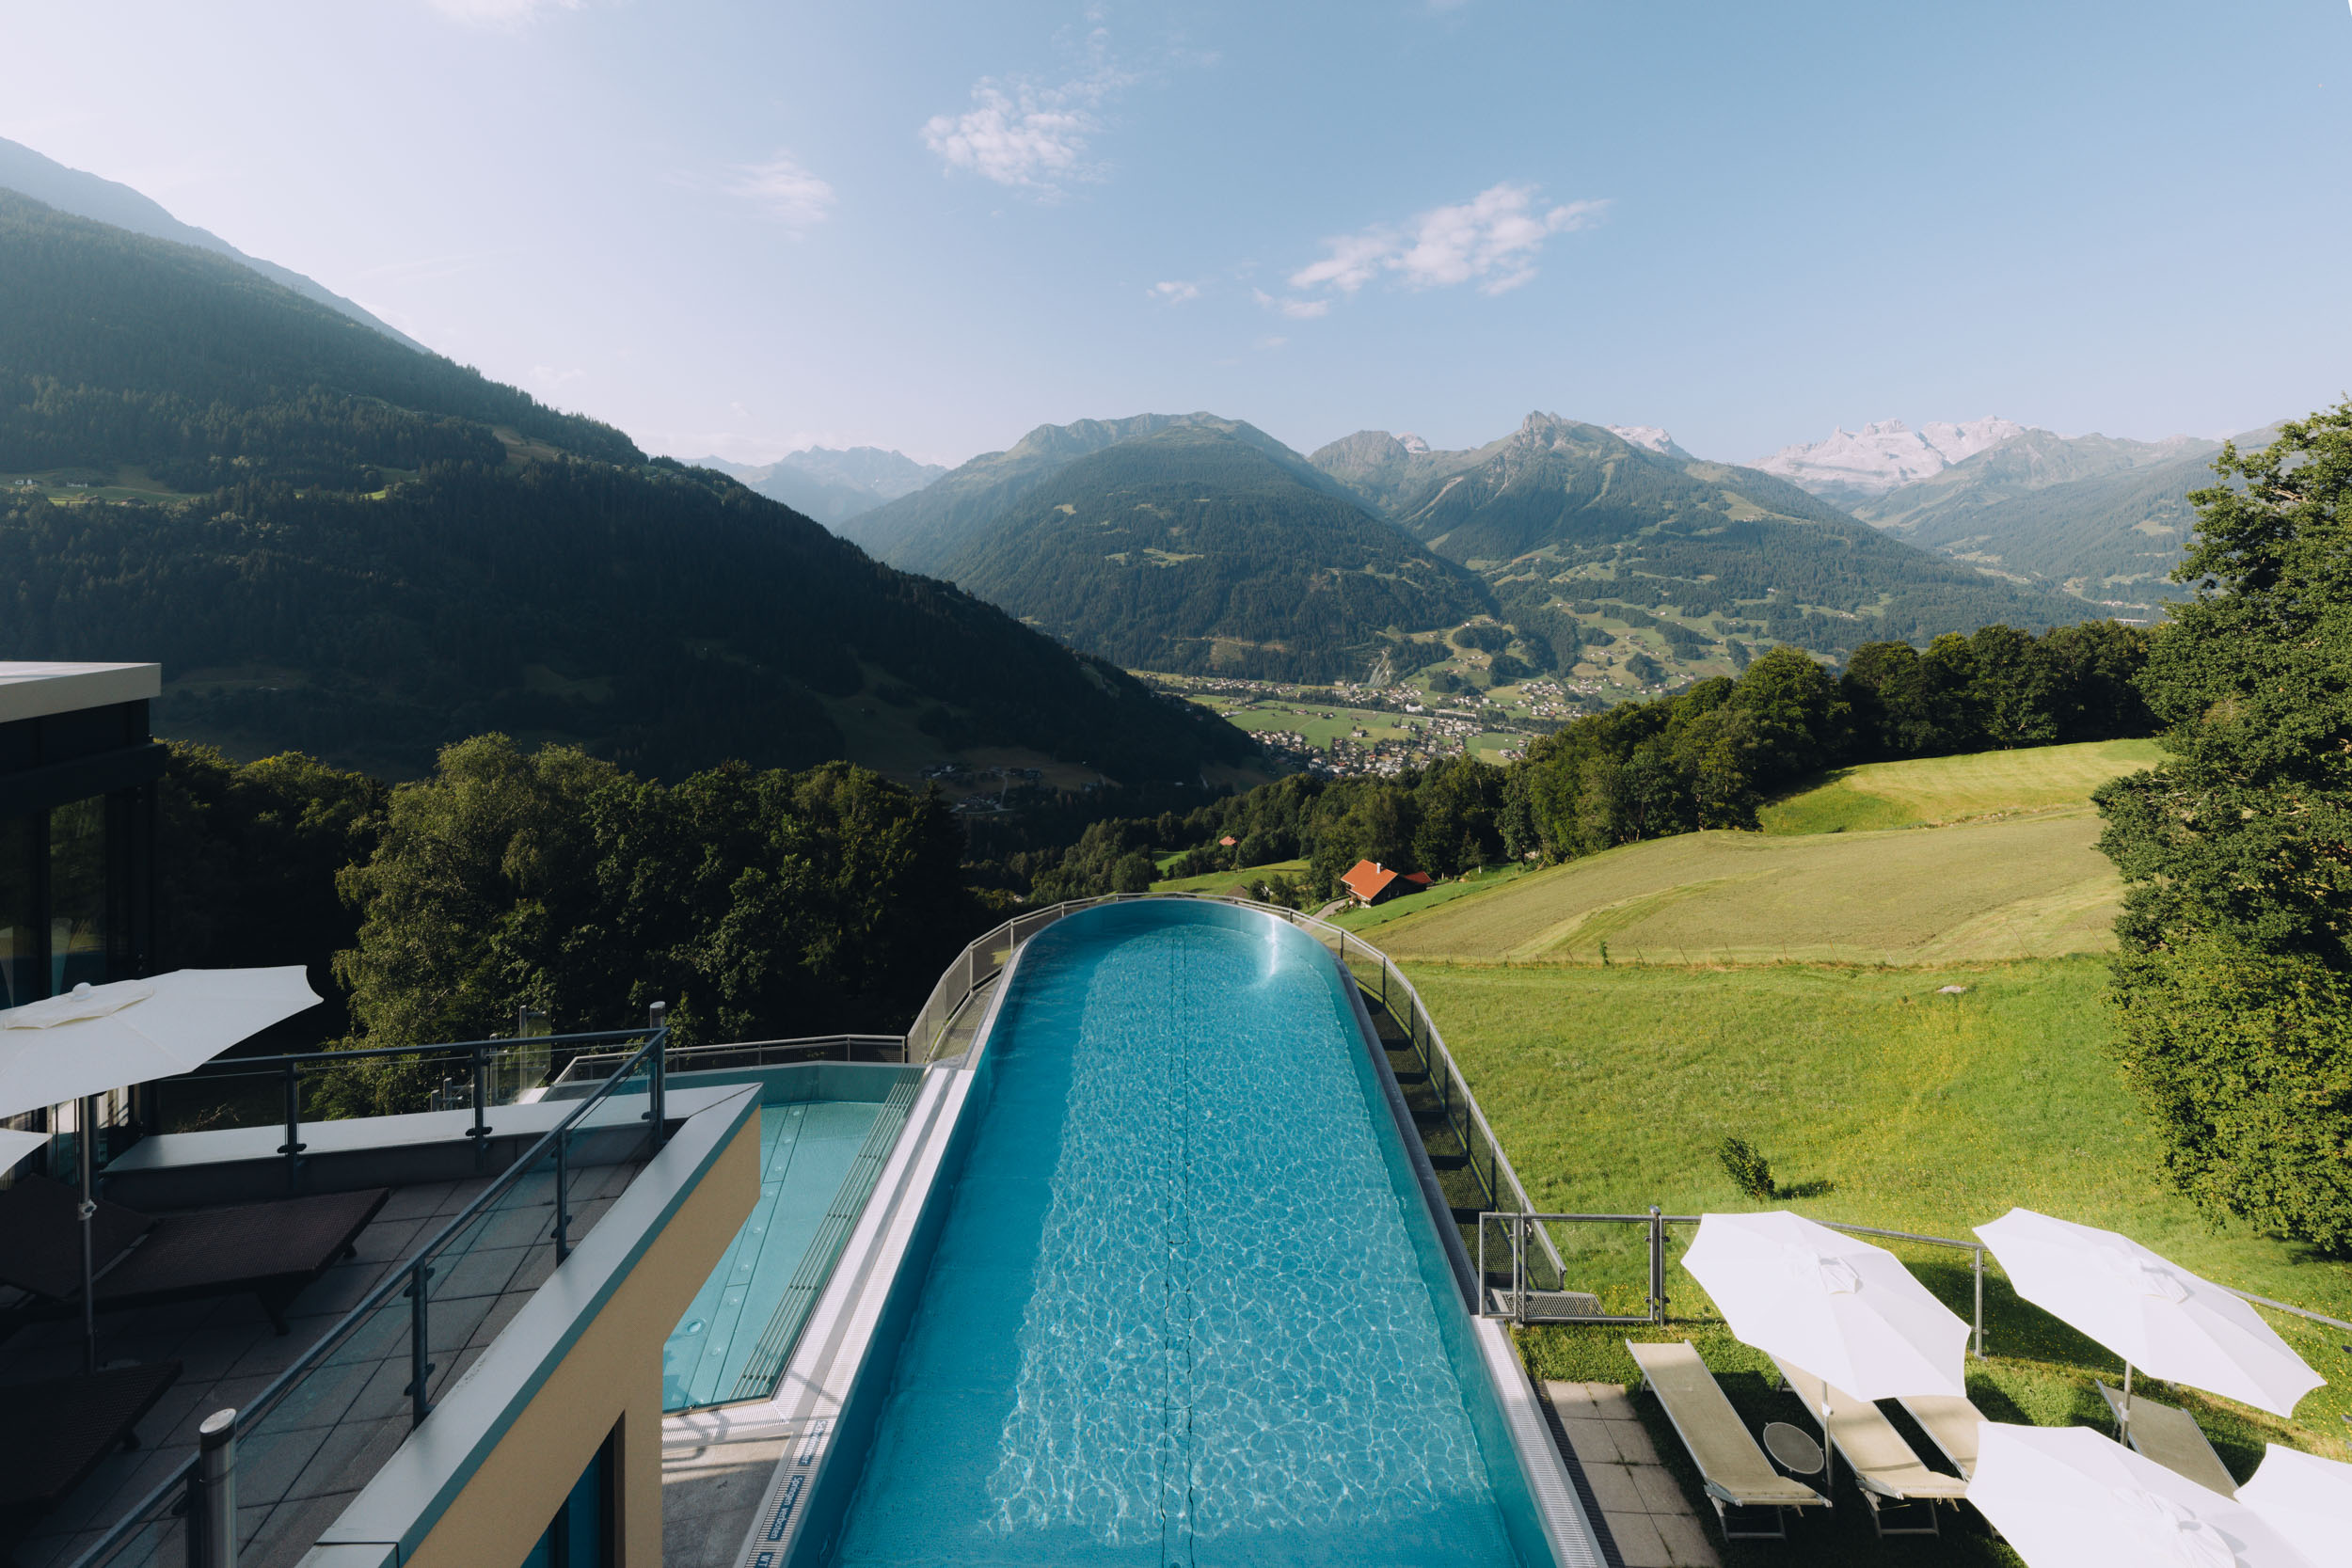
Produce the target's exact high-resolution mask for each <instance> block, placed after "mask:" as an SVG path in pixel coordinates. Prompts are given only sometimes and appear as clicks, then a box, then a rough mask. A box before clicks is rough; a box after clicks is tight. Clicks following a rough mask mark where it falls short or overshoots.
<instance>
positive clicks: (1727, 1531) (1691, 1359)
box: [1625, 1339, 1829, 1541]
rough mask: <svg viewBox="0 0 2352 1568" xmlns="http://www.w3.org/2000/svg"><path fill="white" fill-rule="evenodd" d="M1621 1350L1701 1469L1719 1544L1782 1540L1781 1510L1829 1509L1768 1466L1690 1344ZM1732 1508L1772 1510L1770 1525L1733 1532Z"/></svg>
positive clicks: (1817, 1495) (1825, 1501) (1784, 1530)
mask: <svg viewBox="0 0 2352 1568" xmlns="http://www.w3.org/2000/svg"><path fill="white" fill-rule="evenodd" d="M1625 1348H1626V1349H1627V1350H1629V1351H1630V1352H1631V1353H1632V1354H1633V1364H1634V1365H1635V1366H1637V1367H1639V1368H1641V1369H1642V1382H1643V1384H1644V1385H1645V1386H1646V1387H1647V1388H1648V1389H1649V1390H1650V1392H1651V1393H1653V1394H1656V1395H1657V1396H1658V1402H1659V1403H1660V1404H1661V1405H1662V1406H1664V1408H1665V1411H1666V1419H1667V1420H1669V1421H1671V1422H1673V1423H1674V1429H1675V1435H1676V1436H1677V1437H1679V1438H1681V1439H1682V1446H1683V1448H1684V1449H1686V1450H1688V1451H1689V1453H1690V1455H1691V1463H1692V1464H1693V1465H1697V1466H1698V1470H1699V1481H1700V1482H1701V1483H1702V1484H1703V1485H1704V1486H1705V1487H1706V1489H1707V1496H1708V1500H1709V1501H1711V1502H1713V1503H1714V1505H1715V1520H1716V1523H1717V1524H1719V1525H1720V1526H1722V1527H1723V1532H1724V1540H1726V1541H1744V1540H1770V1541H1779V1540H1786V1539H1787V1538H1788V1526H1787V1524H1786V1523H1785V1522H1784V1521H1783V1518H1782V1515H1781V1513H1780V1511H1781V1510H1782V1509H1784V1508H1826V1507H1828V1506H1829V1499H1828V1498H1827V1497H1822V1496H1821V1495H1820V1493H1819V1492H1816V1491H1815V1490H1813V1488H1811V1487H1810V1486H1807V1485H1805V1484H1804V1482H1802V1481H1791V1480H1789V1479H1788V1477H1787V1476H1784V1475H1782V1474H1781V1473H1780V1472H1779V1471H1778V1470H1775V1469H1774V1468H1772V1461H1771V1460H1770V1459H1768V1458H1767V1457H1765V1453H1764V1450H1763V1449H1760V1448H1757V1447H1756V1438H1755V1437H1754V1436H1753V1435H1751V1434H1750V1433H1749V1432H1748V1428H1747V1423H1746V1422H1744V1421H1742V1420H1740V1413H1739V1412H1738V1411H1736V1410H1734V1409H1732V1408H1731V1402H1730V1401H1729V1400H1727V1399H1725V1398H1724V1391H1723V1387H1722V1386H1721V1385H1719V1384H1717V1383H1716V1381H1715V1374H1714V1373H1712V1372H1710V1371H1708V1370H1707V1366H1706V1363H1704V1362H1702V1361H1701V1360H1700V1359H1699V1353H1698V1352H1697V1351H1696V1350H1695V1349H1693V1348H1692V1344H1691V1342H1690V1341H1689V1340H1688V1339H1684V1340H1680V1341H1677V1343H1674V1344H1667V1345H1655V1344H1653V1345H1644V1344H1636V1343H1634V1342H1633V1341H1632V1340H1630V1339H1629V1340H1627V1341H1626V1347H1625ZM1735 1508H1769V1509H1771V1510H1772V1525H1773V1528H1771V1529H1769V1530H1761V1529H1738V1530H1735V1529H1734V1528H1732V1518H1731V1510H1733V1509H1735Z"/></svg>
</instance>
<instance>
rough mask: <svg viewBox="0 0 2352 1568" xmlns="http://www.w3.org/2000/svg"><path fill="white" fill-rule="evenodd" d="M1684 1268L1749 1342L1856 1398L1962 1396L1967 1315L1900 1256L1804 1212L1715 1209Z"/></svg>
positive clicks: (1704, 1221)
mask: <svg viewBox="0 0 2352 1568" xmlns="http://www.w3.org/2000/svg"><path fill="white" fill-rule="evenodd" d="M1682 1266H1683V1267H1684V1268H1686V1269H1688V1270H1689V1271H1690V1272H1691V1276H1692V1278H1694V1279H1696V1280H1697V1281H1698V1282H1699V1283H1700V1284H1701V1285H1704V1286H1706V1287H1707V1293H1708V1295H1709V1296H1711V1297H1713V1298H1714V1302H1715V1305H1716V1306H1717V1307H1721V1308H1722V1309H1723V1314H1724V1321H1725V1322H1727V1323H1730V1324H1731V1332H1732V1333H1733V1334H1734V1335H1736V1336H1738V1337H1739V1338H1740V1341H1741V1342H1742V1343H1744V1344H1750V1345H1754V1346H1755V1347H1756V1349H1757V1350H1760V1351H1763V1352H1764V1353H1766V1354H1769V1355H1776V1356H1778V1357H1780V1358H1781V1359H1782V1360H1783V1361H1788V1362H1793V1363H1795V1364H1796V1365H1797V1366H1800V1367H1803V1368H1804V1370H1806V1371H1808V1372H1811V1373H1812V1374H1813V1375H1814V1376H1816V1377H1819V1378H1820V1379H1822V1380H1823V1381H1825V1382H1828V1383H1831V1384H1834V1385H1836V1386H1837V1387H1840V1388H1843V1389H1844V1390H1846V1391H1847V1392H1848V1393H1850V1394H1851V1395H1853V1396H1854V1397H1855V1398H1856V1399H1865V1400H1884V1399H1893V1398H1895V1397H1897V1396H1898V1395H1902V1394H1946V1395H1950V1396H1953V1397H1956V1398H1965V1397H1966V1395H1967V1392H1968V1388H1967V1385H1966V1384H1965V1383H1964V1382H1963V1380H1962V1376H1961V1366H1962V1358H1963V1354H1965V1352H1966V1349H1967V1344H1968V1324H1967V1323H1965V1322H1963V1320H1962V1319H1961V1318H1960V1317H1958V1316H1957V1315H1956V1314H1954V1313H1953V1311H1952V1309H1951V1308H1950V1307H1946V1306H1945V1305H1944V1304H1943V1303H1942V1302H1940V1301H1938V1300H1936V1299H1935V1297H1934V1296H1933V1295H1931V1294H1930V1293H1929V1291H1928V1288H1927V1287H1926V1286H1924V1285H1922V1284H1920V1283H1919V1282H1918V1280H1916V1279H1915V1278H1913V1277H1912V1275H1911V1271H1910V1270H1909V1269H1906V1268H1904V1267H1903V1265H1902V1260H1901V1259H1899V1258H1897V1257H1896V1256H1895V1255H1894V1254H1893V1253H1891V1252H1889V1251H1887V1250H1886V1249H1885V1248H1884V1247H1881V1246H1873V1245H1871V1244H1870V1243H1868V1242H1866V1241H1864V1240H1863V1239H1862V1238H1861V1237H1859V1236H1849V1235H1847V1234H1846V1233H1845V1232H1843V1231H1839V1230H1832V1229H1831V1228H1830V1227H1828V1226H1825V1225H1820V1224H1817V1223H1816V1222H1814V1221H1812V1220H1809V1219H1806V1218H1805V1217H1804V1215H1802V1214H1792V1213H1789V1212H1787V1211H1786V1210H1776V1211H1774V1212H1770V1213H1763V1214H1708V1215H1705V1216H1703V1217H1702V1218H1701V1219H1700V1221H1699V1234H1698V1239H1697V1240H1696V1241H1694V1242H1692V1243H1691V1250H1690V1251H1688V1252H1686V1253H1684V1254H1683V1255H1682Z"/></svg>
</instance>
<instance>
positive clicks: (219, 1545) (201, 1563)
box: [187, 1410, 237, 1568]
mask: <svg viewBox="0 0 2352 1568" xmlns="http://www.w3.org/2000/svg"><path fill="white" fill-rule="evenodd" d="M196 1439H197V1444H198V1458H197V1465H196V1468H195V1469H194V1470H192V1471H190V1472H189V1473H188V1524H187V1529H188V1568H237V1413H236V1412H235V1411H233V1410H215V1411H214V1412H213V1413H212V1414H211V1415H209V1416H207V1417H205V1418H204V1424H203V1425H202V1426H200V1427H198V1428H197V1429H196Z"/></svg>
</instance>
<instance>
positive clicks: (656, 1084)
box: [645, 1002, 670, 1149]
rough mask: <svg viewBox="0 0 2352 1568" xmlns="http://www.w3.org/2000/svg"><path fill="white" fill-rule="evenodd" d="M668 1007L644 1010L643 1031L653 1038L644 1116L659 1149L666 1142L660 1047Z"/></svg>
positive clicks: (659, 1005) (660, 1005)
mask: <svg viewBox="0 0 2352 1568" xmlns="http://www.w3.org/2000/svg"><path fill="white" fill-rule="evenodd" d="M669 1020H670V1005H669V1004H668V1003H667V1002H657V1003H655V1004H654V1005H653V1006H650V1007H647V1008H646V1009H645V1029H646V1032H647V1033H649V1034H651V1035H652V1036H653V1065H652V1067H651V1068H650V1069H648V1070H647V1072H646V1074H645V1101H646V1104H645V1116H646V1118H647V1119H648V1120H650V1121H651V1122H652V1123H653V1146H654V1148H657V1149H658V1148H660V1147H661V1146H662V1144H663V1143H665V1142H666V1141H667V1140H668V1132H667V1121H668V1117H669V1107H668V1105H667V1104H666V1103H664V1097H663V1089H664V1087H665V1086H666V1085H664V1084H663V1082H662V1077H663V1074H662V1047H663V1046H664V1045H665V1044H666V1043H667V1042H666V1041H665V1040H664V1039H663V1037H662V1031H663V1030H664V1029H666V1028H667V1027H668V1025H669Z"/></svg>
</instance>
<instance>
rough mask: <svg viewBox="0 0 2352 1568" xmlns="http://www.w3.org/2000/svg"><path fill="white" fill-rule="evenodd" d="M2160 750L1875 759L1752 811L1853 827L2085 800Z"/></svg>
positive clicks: (1798, 829)
mask: <svg viewBox="0 0 2352 1568" xmlns="http://www.w3.org/2000/svg"><path fill="white" fill-rule="evenodd" d="M2163 755H2164V751H2163V748H2161V747H2159V746H2158V745H2157V744H2156V743H2155V742H2154V741H2153V740H2092V741H2085V742H2083V743H2081V744H2079V745H2074V746H2041V747H2034V748H2030V749H2025V750H2018V751H2010V752H1974V753H1972V754H1970V755H1966V756H1957V757H1918V758H1913V759H1911V760H1908V761H1903V762H1874V763H1868V764H1866V765H1865V766H1863V767H1860V768H1845V769H1843V770H1841V771H1840V772H1839V773H1837V774H1836V776H1835V777H1834V778H1831V779H1829V780H1827V781H1826V782H1824V783H1822V784H1818V785H1816V786H1814V787H1813V788H1811V789H1807V790H1804V791H1803V792H1801V793H1799V794H1795V795H1791V796H1789V797H1788V798H1787V799H1786V800H1777V801H1775V802H1773V803H1772V805H1769V806H1766V807H1764V808H1763V810H1762V811H1760V812H1759V813H1757V817H1758V819H1759V820H1760V821H1761V822H1762V824H1763V827H1764V831H1765V832H1768V833H1836V832H1857V831H1861V830H1865V829H1871V828H1907V827H1912V826H1914V825H1923V824H1939V823H1947V822H1959V821H1963V820H1965V819H1967V818H1971V817H1982V816H1994V815H2000V814H2007V813H2013V812H2026V811H2046V810H2049V809H2051V808H2054V807H2060V806H2074V805H2083V804H2086V803H2088V802H2089V801H2090V792H2091V791H2092V790H2094V789H2096V788H2098V787H2099V786H2100V785H2101V784H2105V783H2106V782H2107V781H2108V780H2109V779H2112V778H2115V777H2118V776H2119V775H2121V774H2124V773H2132V772H2137V771H2138V770H2139V769H2141V768H2152V767H2153V766H2155V764H2156V763H2157V761H2158V760H2159V759H2161V758H2162V756H2163Z"/></svg>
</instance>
